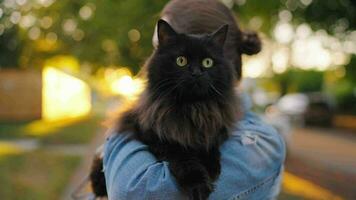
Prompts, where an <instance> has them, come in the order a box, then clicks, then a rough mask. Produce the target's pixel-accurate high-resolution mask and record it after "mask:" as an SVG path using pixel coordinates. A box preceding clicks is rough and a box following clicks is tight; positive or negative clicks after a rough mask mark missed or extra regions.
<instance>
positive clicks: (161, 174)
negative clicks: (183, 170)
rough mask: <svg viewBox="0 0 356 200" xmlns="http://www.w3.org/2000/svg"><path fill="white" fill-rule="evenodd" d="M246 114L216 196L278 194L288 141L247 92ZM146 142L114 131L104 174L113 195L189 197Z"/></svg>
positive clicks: (261, 198)
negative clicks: (256, 111) (265, 119)
mask: <svg viewBox="0 0 356 200" xmlns="http://www.w3.org/2000/svg"><path fill="white" fill-rule="evenodd" d="M241 99H242V103H243V107H244V109H245V114H244V116H243V119H242V120H240V121H239V122H237V123H236V125H235V128H234V131H233V133H232V135H231V136H230V138H229V139H228V140H227V141H225V143H224V144H223V145H222V146H221V148H220V151H221V174H220V176H219V178H218V180H217V181H216V183H215V191H214V192H213V193H212V194H211V195H210V197H209V199H211V200H225V199H226V200H240V199H248V200H265V199H266V200H268V199H275V198H276V196H277V195H278V193H279V186H280V182H281V176H282V171H283V162H284V159H285V154H286V150H285V144H284V141H283V138H282V137H281V135H279V134H278V133H277V132H276V130H275V129H274V128H273V127H272V126H270V125H268V124H266V123H264V122H263V121H261V119H260V118H259V117H258V115H256V114H254V113H253V112H251V111H250V107H251V106H250V100H249V98H248V96H247V95H242V98H241ZM168 166H169V163H167V162H158V161H157V160H156V159H155V157H154V156H153V155H152V154H151V153H150V152H149V151H148V148H147V146H146V145H144V144H142V143H140V142H138V141H135V140H131V139H130V133H127V134H111V136H110V137H109V138H107V141H106V143H105V148H104V173H105V178H106V185H107V190H108V197H109V200H136V199H137V200H144V199H147V200H160V199H164V200H176V199H186V197H185V196H184V195H183V194H181V193H180V192H179V190H178V186H177V183H176V182H175V179H174V177H173V176H172V174H171V173H170V171H169V168H168Z"/></svg>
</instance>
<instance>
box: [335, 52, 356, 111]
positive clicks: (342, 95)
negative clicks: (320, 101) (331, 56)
mask: <svg viewBox="0 0 356 200" xmlns="http://www.w3.org/2000/svg"><path fill="white" fill-rule="evenodd" d="M345 71H346V72H345V77H344V78H343V79H341V80H339V81H338V82H337V83H336V85H335V86H334V88H333V89H334V91H333V92H334V94H335V96H336V100H337V104H338V109H339V111H340V112H343V113H351V114H356V56H355V55H354V56H352V58H351V60H350V63H349V64H348V65H347V66H346V67H345Z"/></svg>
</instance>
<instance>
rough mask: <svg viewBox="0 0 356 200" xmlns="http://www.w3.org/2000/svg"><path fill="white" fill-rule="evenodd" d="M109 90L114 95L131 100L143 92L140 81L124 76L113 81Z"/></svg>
mask: <svg viewBox="0 0 356 200" xmlns="http://www.w3.org/2000/svg"><path fill="white" fill-rule="evenodd" d="M111 89H112V91H113V92H114V93H115V94H119V95H123V96H125V97H129V98H131V97H135V96H137V95H138V94H139V93H140V92H141V91H142V90H143V83H142V81H141V80H140V79H134V78H132V77H131V76H128V75H125V76H122V77H120V78H119V79H117V80H115V81H113V82H112V84H111Z"/></svg>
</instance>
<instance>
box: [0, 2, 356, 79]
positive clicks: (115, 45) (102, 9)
mask: <svg viewBox="0 0 356 200" xmlns="http://www.w3.org/2000/svg"><path fill="white" fill-rule="evenodd" d="M167 1H168V0H154V1H142V0H120V1H111V0H103V1H100V2H97V1H94V0H76V1H70V0H61V1H59V0H57V1H53V3H52V4H48V5H40V4H39V3H38V2H40V1H33V2H32V1H28V2H27V3H26V4H25V5H21V6H20V5H19V6H13V5H15V1H13V2H14V3H13V5H12V7H11V5H10V6H9V5H6V2H5V1H4V2H2V1H0V2H1V3H0V8H1V9H2V12H3V14H2V17H1V18H0V24H2V25H3V28H4V27H5V29H4V30H3V31H4V33H3V34H2V35H1V36H0V52H1V56H0V66H1V67H19V66H22V67H40V66H41V64H43V60H44V59H45V58H48V57H50V56H52V55H57V54H70V55H74V56H75V57H77V58H79V60H80V61H81V62H82V63H87V64H90V66H91V67H93V68H96V67H98V66H108V65H121V66H129V67H130V68H132V70H133V71H135V72H137V70H138V68H139V66H140V65H142V63H143V61H144V60H145V58H147V57H148V56H149V54H150V53H151V51H152V45H151V37H152V33H153V28H154V25H155V22H156V20H157V19H158V18H159V12H160V10H161V9H162V8H163V6H164V5H165V3H166V2H167ZM43 2H52V1H43ZM236 2H237V3H235V4H234V6H233V10H234V11H235V12H236V13H237V15H238V17H239V19H240V20H241V22H242V24H243V26H247V27H249V26H250V25H249V23H250V22H251V19H253V20H254V21H255V22H256V21H258V23H259V24H261V25H260V26H259V27H257V28H258V29H259V31H262V32H265V33H266V34H267V35H269V34H270V33H271V32H272V31H271V30H272V29H273V27H274V24H275V23H276V22H277V20H278V13H279V11H281V10H284V9H287V10H290V11H291V12H292V13H293V21H294V22H296V23H300V22H307V23H310V24H311V25H313V26H314V27H316V28H319V27H321V28H325V29H327V30H330V31H333V32H335V30H340V29H342V30H341V31H347V30H351V29H354V28H355V23H356V22H355V18H356V17H355V15H356V14H355V13H356V12H355V10H356V3H355V1H351V0H340V1H334V0H313V1H306V0H305V1H300V0H282V1H280V0H270V1H268V3H267V2H262V1H260V0H247V1H236ZM239 2H240V3H239ZM241 2H244V3H241ZM303 2H304V3H303ZM309 3H310V4H309ZM7 4H9V3H7ZM238 4H241V5H238ZM84 7H87V8H90V9H91V12H92V13H91V14H92V16H90V17H89V18H88V19H83V17H81V11H83V10H81V9H82V8H84ZM15 11H16V12H20V14H21V16H26V15H32V16H34V17H35V18H36V21H35V23H34V25H33V26H35V27H40V31H41V33H40V34H41V35H40V38H45V37H48V36H50V37H51V36H52V38H53V37H54V36H53V34H52V35H48V34H49V33H55V34H56V35H55V37H56V40H57V43H58V44H57V45H55V46H54V47H53V48H48V47H47V49H43V48H39V46H41V45H40V44H36V43H35V42H34V41H33V40H31V39H29V38H28V32H29V31H30V30H21V29H19V28H17V27H18V25H14V24H11V22H10V21H11V18H12V17H13V16H12V15H13V13H14V12H15ZM86 11H88V10H86ZM84 14H85V10H84ZM45 17H50V18H51V20H52V24H51V25H50V26H49V27H45V26H43V20H44V18H45ZM66 24H67V25H69V26H70V25H72V26H75V27H74V28H75V29H76V32H73V33H68V32H66V31H64V26H65V25H66ZM340 27H341V28H340ZM0 28H1V27H0ZM3 28H2V29H3ZM252 28H255V27H253V26H252ZM28 29H29V28H28ZM133 29H135V30H137V31H139V34H140V35H139V40H138V41H131V40H130V39H129V37H128V32H129V31H130V30H133ZM331 29H332V30H331ZM334 29H335V30H334ZM34 31H36V30H33V32H34ZM69 32H70V31H69ZM42 46H43V45H42Z"/></svg>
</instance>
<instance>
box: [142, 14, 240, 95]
mask: <svg viewBox="0 0 356 200" xmlns="http://www.w3.org/2000/svg"><path fill="white" fill-rule="evenodd" d="M157 28H158V30H157V32H158V38H159V46H158V49H157V51H156V52H155V53H154V55H153V57H152V59H151V61H150V63H149V65H148V81H149V89H150V91H151V92H152V93H153V94H154V95H155V96H157V97H173V98H175V99H177V100H191V101H196V100H203V99H207V98H224V94H226V92H230V91H231V89H232V87H233V74H234V73H233V68H232V66H231V65H230V63H229V62H228V61H227V60H226V59H225V58H224V55H223V45H224V41H225V37H226V34H227V28H228V27H227V26H223V27H221V28H220V29H219V30H217V31H216V32H214V33H212V34H209V35H203V36H192V35H185V34H178V33H176V32H175V31H174V30H173V29H172V28H171V27H170V25H169V24H168V23H167V22H165V21H163V20H160V21H159V22H158V26H157Z"/></svg>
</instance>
